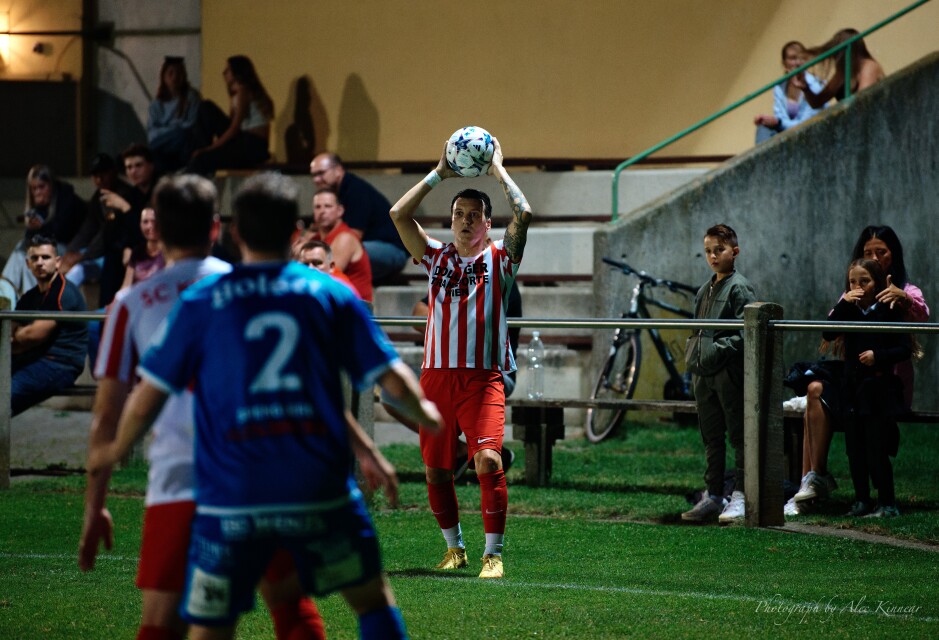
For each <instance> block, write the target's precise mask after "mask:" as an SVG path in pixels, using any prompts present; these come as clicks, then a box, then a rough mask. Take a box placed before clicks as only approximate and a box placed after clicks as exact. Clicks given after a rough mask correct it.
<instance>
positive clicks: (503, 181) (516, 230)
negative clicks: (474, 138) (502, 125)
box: [489, 138, 531, 262]
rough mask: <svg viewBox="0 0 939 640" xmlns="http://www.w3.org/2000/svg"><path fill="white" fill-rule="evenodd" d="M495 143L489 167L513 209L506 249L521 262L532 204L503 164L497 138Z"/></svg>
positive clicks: (490, 173)
mask: <svg viewBox="0 0 939 640" xmlns="http://www.w3.org/2000/svg"><path fill="white" fill-rule="evenodd" d="M492 142H493V144H494V145H495V151H494V152H493V154H492V166H491V167H489V175H491V176H493V177H495V179H496V180H498V181H499V184H500V185H502V191H503V192H504V193H505V199H506V201H508V203H509V208H510V209H512V220H511V221H510V222H509V226H508V227H507V228H506V230H505V237H504V240H503V241H504V242H505V250H506V252H507V253H508V254H509V258H511V260H512V262H521V260H522V254H523V253H524V252H525V243H526V242H527V240H528V225H530V224H531V206H530V205H529V204H528V200H527V199H526V198H525V194H524V193H522V190H521V189H519V188H518V185H517V184H515V181H514V180H512V178H511V177H510V176H509V172H508V171H506V170H505V167H504V166H503V165H502V145H500V144H499V141H498V140H497V139H496V138H493V139H492Z"/></svg>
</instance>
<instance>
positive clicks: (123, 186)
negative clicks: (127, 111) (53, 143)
mask: <svg viewBox="0 0 939 640" xmlns="http://www.w3.org/2000/svg"><path fill="white" fill-rule="evenodd" d="M91 179H92V180H93V181H94V184H95V187H97V189H96V191H95V192H94V194H92V196H91V201H90V202H89V203H88V211H87V213H86V214H85V222H84V223H83V224H82V226H81V229H79V231H78V233H77V234H76V235H75V237H74V238H72V241H71V242H70V243H69V244H68V247H67V248H66V252H65V255H63V256H62V258H61V261H60V263H59V273H61V274H62V275H64V276H65V277H66V278H68V280H69V282H71V283H72V284H74V285H75V286H80V285H81V284H82V283H83V282H85V281H88V280H94V279H97V280H98V283H99V298H98V307H99V308H103V307H105V306H107V305H108V304H109V303H110V302H111V300H112V299H113V298H114V294H115V293H116V292H117V290H118V288H120V286H121V282H122V281H123V277H124V269H123V264H124V263H123V260H124V255H123V246H122V244H121V243H122V242H123V240H124V235H125V234H124V227H123V221H124V218H123V216H120V215H118V213H117V211H116V210H115V209H112V208H109V207H107V206H106V205H105V204H104V202H103V196H104V193H105V191H110V192H114V193H115V194H117V196H118V197H120V198H121V200H123V201H125V202H129V201H135V200H136V199H138V198H139V196H135V195H134V193H135V192H134V188H133V187H131V186H130V185H128V184H127V183H126V182H124V181H123V180H121V179H120V178H119V177H118V175H117V163H116V162H115V161H114V159H113V158H112V157H111V156H110V155H108V154H106V153H99V154H98V155H97V156H95V157H94V159H93V160H92V161H91Z"/></svg>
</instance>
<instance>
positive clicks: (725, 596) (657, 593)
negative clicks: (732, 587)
mask: <svg viewBox="0 0 939 640" xmlns="http://www.w3.org/2000/svg"><path fill="white" fill-rule="evenodd" d="M392 578H393V579H394V578H409V579H418V580H419V579H429V580H438V581H441V582H449V583H450V584H453V578H449V577H445V576H409V575H394V576H392ZM480 582H484V583H485V584H486V585H487V586H489V585H491V586H493V587H522V588H527V589H562V590H568V591H597V592H606V593H626V594H630V595H638V596H654V597H663V598H691V599H695V600H698V599H704V600H730V601H733V602H751V603H755V604H759V603H761V602H762V603H766V604H767V605H769V606H773V607H780V606H781V607H789V608H793V609H795V608H802V609H803V610H805V611H810V610H811V608H812V607H815V606H816V605H817V604H818V603H816V602H795V601H793V600H786V599H784V598H778V597H776V596H775V594H774V595H773V596H771V597H769V598H760V597H755V596H746V595H734V594H729V593H701V592H698V591H669V590H656V589H638V588H635V587H614V586H603V585H584V584H559V583H550V582H515V581H513V580H508V581H500V580H486V581H480ZM836 609H838V611H835V612H828V613H854V614H858V615H869V616H877V617H884V618H900V619H903V620H916V621H918V622H939V618H936V617H933V616H916V615H912V614H894V615H888V614H886V613H882V612H879V611H877V606H876V604H867V605H866V610H865V609H861V608H859V609H858V610H856V611H845V610H844V608H843V607H836ZM800 615H801V614H800V613H798V612H794V613H793V616H794V617H800ZM814 615H826V612H825V611H824V610H822V611H817V612H814Z"/></svg>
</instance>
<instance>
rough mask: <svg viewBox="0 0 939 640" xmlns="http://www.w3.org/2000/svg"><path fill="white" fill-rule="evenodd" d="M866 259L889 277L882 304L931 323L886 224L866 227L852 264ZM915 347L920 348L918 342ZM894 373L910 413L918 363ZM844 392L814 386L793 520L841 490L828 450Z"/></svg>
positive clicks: (907, 318) (788, 510) (789, 506)
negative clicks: (829, 468) (833, 473)
mask: <svg viewBox="0 0 939 640" xmlns="http://www.w3.org/2000/svg"><path fill="white" fill-rule="evenodd" d="M861 258H866V259H868V260H874V261H876V262H877V263H879V264H880V267H881V269H883V270H884V272H885V273H886V274H887V286H886V287H885V288H884V289H883V290H882V291H880V293H878V294H877V300H878V302H882V303H884V304H886V305H889V306H890V307H892V308H897V309H899V310H900V311H901V312H902V321H903V322H926V321H927V320H929V307H928V306H927V305H926V300H925V299H924V297H923V292H922V291H921V290H920V288H919V287H917V286H916V285H915V284H913V283H912V282H910V281H909V276H908V275H907V270H906V262H905V261H904V259H903V245H902V244H901V242H900V238H899V237H898V236H897V234H896V232H895V231H894V230H893V229H892V228H890V227H888V226H886V225H871V226H869V227H865V228H864V230H863V231H861V234H860V235H859V236H858V239H857V242H855V244H854V249H853V250H852V252H851V260H859V259H861ZM839 301H840V299H839ZM833 311H834V309H832V312H833ZM829 315H830V314H829ZM913 344H914V346H915V345H916V341H915V339H914V342H913ZM828 346H829V345H828V343H827V342H825V343H823V345H822V350H823V351H824V350H825V349H827V347H828ZM914 355H919V350H918V348H914ZM893 372H894V374H895V375H897V376H898V377H899V378H900V381H901V382H902V383H903V399H904V403H905V405H906V407H907V409H909V408H911V407H912V406H913V363H912V361H911V360H909V359H905V360H903V361H901V362H899V363H897V365H896V367H895V368H894V371H893ZM840 390H841V389H840V383H839V384H835V385H832V384H829V383H824V382H822V381H821V380H813V381H812V382H810V383H809V384H808V389H807V391H806V398H805V400H806V406H805V416H804V432H803V437H802V483H801V486H800V487H799V491H798V492H797V493H796V494H795V496H793V497H792V498H791V499H790V500H789V501H788V502H787V503H786V506H785V514H786V515H787V516H794V515H798V514H799V513H802V512H806V511H807V510H808V508H809V505H810V503H812V502H817V501H819V500H824V499H826V498H828V496H829V495H830V494H831V492H832V491H834V490H835V489H836V488H837V483H836V482H835V479H834V477H833V476H832V475H831V473H829V472H828V451H829V449H830V447H831V440H832V437H833V435H834V432H835V431H843V430H844V429H845V425H844V421H843V420H842V419H841V418H842V413H843V407H842V404H841V401H840V399H841V394H840Z"/></svg>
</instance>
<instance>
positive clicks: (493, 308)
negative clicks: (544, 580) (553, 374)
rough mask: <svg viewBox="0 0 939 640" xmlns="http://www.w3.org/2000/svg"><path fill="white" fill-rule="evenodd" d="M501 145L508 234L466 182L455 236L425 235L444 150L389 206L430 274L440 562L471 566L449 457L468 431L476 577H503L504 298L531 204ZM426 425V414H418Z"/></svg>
mask: <svg viewBox="0 0 939 640" xmlns="http://www.w3.org/2000/svg"><path fill="white" fill-rule="evenodd" d="M493 144H494V145H495V152H494V153H493V156H492V166H491V167H490V169H489V174H490V175H492V176H494V177H495V178H496V179H497V180H498V181H499V184H500V185H501V186H502V190H503V192H504V193H505V198H506V200H507V201H508V203H509V206H510V207H511V208H512V220H511V222H510V223H509V225H508V228H507V229H506V231H505V236H504V237H503V239H502V240H498V241H495V242H493V241H492V240H491V239H490V238H489V230H490V229H491V228H492V203H491V201H490V200H489V196H488V195H486V194H485V193H483V192H481V191H477V190H475V189H464V190H462V191H460V192H459V193H457V194H456V195H455V196H454V198H453V201H452V202H451V210H450V213H451V223H450V228H451V230H452V231H453V242H450V243H446V244H444V243H443V242H440V241H439V240H435V239H433V238H431V237H429V236H428V235H427V232H426V231H424V229H423V228H422V227H421V225H420V224H418V222H417V221H416V220H415V219H414V213H415V212H416V211H417V208H418V207H419V206H420V204H421V201H422V200H423V199H424V198H425V197H426V196H427V194H428V193H430V190H431V189H433V188H434V187H435V186H436V185H437V184H439V183H440V181H441V180H444V179H446V178H454V177H457V174H456V173H455V172H454V171H453V170H452V169H450V167H449V165H448V164H447V161H446V153H443V154H441V156H440V161H439V162H438V163H437V167H436V168H435V169H434V170H433V171H431V172H430V173H429V174H428V175H427V177H426V178H424V180H422V181H421V182H419V183H417V185H415V186H414V187H412V188H411V190H410V191H408V192H407V193H406V194H404V196H402V197H401V199H400V200H398V202H397V203H396V204H395V205H394V207H392V209H391V218H392V220H394V223H395V226H396V227H397V229H398V233H400V234H401V239H402V240H403V241H404V245H405V246H406V247H407V249H408V251H409V252H410V254H411V257H412V258H414V259H415V260H417V261H419V262H420V264H421V267H423V269H424V271H425V272H426V273H427V276H428V284H427V292H428V302H429V306H430V311H429V312H428V315H427V329H426V331H425V333H424V363H423V366H422V371H421V387H422V388H423V389H424V393H425V394H426V395H427V397H428V398H429V399H430V400H432V401H433V402H436V403H437V405H438V406H439V407H441V410H442V412H443V415H444V423H445V425H446V428H445V429H444V430H443V431H441V432H440V433H439V434H433V433H431V432H428V431H427V430H426V429H424V428H423V425H422V428H421V429H420V444H421V456H422V458H423V460H424V466H425V473H426V477H427V494H428V498H429V500H430V508H431V511H432V512H433V513H434V517H435V518H436V519H437V524H438V525H439V526H440V530H441V532H442V533H443V538H444V540H445V541H446V543H447V551H446V554H445V555H444V557H443V560H442V561H441V562H440V563H439V564H438V565H437V568H438V569H448V570H449V569H457V568H460V567H465V566H466V564H467V560H466V548H465V545H464V543H463V532H462V529H461V528H460V513H459V505H458V504H457V499H456V492H455V491H454V486H453V466H452V465H453V460H454V458H455V456H456V454H457V447H458V445H457V441H458V437H459V434H460V432H462V433H464V434H466V441H467V445H468V456H469V457H471V458H473V459H474V461H475V464H476V473H477V477H478V478H479V491H480V497H481V501H480V502H481V503H480V507H481V511H482V518H483V529H484V530H485V534H486V546H485V551H484V552H483V557H482V561H483V566H482V571H481V572H480V574H479V577H480V578H502V577H503V576H504V572H505V570H504V564H503V560H502V546H503V540H504V537H505V521H506V509H507V507H508V491H507V489H506V484H505V471H504V469H503V466H502V456H501V451H502V440H503V438H504V437H505V387H504V384H503V372H505V371H514V370H515V358H514V356H513V355H512V349H511V345H510V342H509V331H508V323H507V322H506V317H507V313H506V306H507V301H508V292H509V288H510V287H511V286H512V282H513V281H514V280H515V276H516V274H517V273H518V267H519V264H520V263H521V261H522V253H523V252H524V250H525V243H526V240H527V235H528V226H529V224H530V223H531V218H532V213H531V207H530V206H529V204H528V200H527V199H526V198H525V194H523V193H522V191H521V190H520V189H519V188H518V186H517V185H516V184H515V182H514V181H513V180H512V178H511V177H510V176H509V174H508V172H507V171H506V170H505V167H504V166H503V164H502V147H501V145H500V144H499V141H498V140H496V139H495V138H493ZM419 424H420V423H419Z"/></svg>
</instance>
